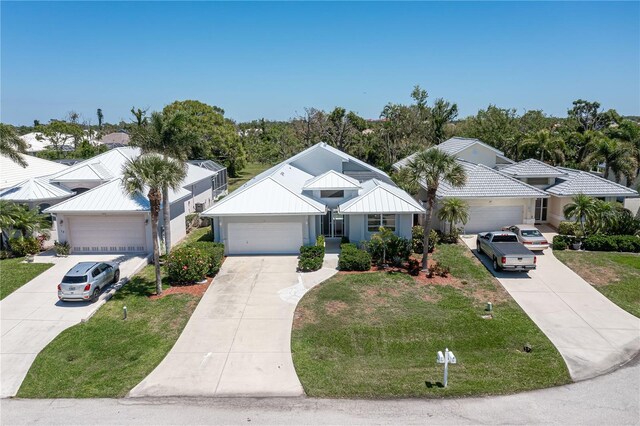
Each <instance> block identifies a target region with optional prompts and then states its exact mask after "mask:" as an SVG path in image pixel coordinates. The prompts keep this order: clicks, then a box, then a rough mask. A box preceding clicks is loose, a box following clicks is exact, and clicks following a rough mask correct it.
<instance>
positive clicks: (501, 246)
mask: <svg viewBox="0 0 640 426" xmlns="http://www.w3.org/2000/svg"><path fill="white" fill-rule="evenodd" d="M491 245H492V246H493V250H494V252H495V253H496V255H498V254H501V255H502V256H518V257H524V256H533V255H534V253H533V252H532V251H531V250H529V249H528V248H526V247H525V246H523V245H522V244H520V243H491Z"/></svg>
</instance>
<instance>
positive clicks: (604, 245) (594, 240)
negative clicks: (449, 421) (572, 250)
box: [584, 235, 618, 251]
mask: <svg viewBox="0 0 640 426" xmlns="http://www.w3.org/2000/svg"><path fill="white" fill-rule="evenodd" d="M584 248H585V250H591V251H617V250H618V243H617V241H616V239H615V238H613V237H609V236H606V235H591V236H589V237H587V238H585V239H584Z"/></svg>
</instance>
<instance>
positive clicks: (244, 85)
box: [0, 1, 640, 124]
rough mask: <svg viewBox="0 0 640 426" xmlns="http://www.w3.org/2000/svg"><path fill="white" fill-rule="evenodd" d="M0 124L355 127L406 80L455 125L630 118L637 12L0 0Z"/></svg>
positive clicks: (397, 98) (639, 55)
mask: <svg viewBox="0 0 640 426" xmlns="http://www.w3.org/2000/svg"><path fill="white" fill-rule="evenodd" d="M1 13H2V18H1V24H2V25H1V34H0V35H1V60H2V63H1V73H2V75H1V77H2V79H1V89H2V92H1V99H0V101H1V102H0V107H1V110H0V114H1V117H0V118H1V120H2V121H3V122H9V123H13V124H31V123H32V122H33V120H34V119H39V120H40V121H41V122H46V121H48V120H49V119H51V118H63V117H65V115H66V113H67V112H68V111H70V110H76V111H78V112H80V113H82V114H83V115H84V116H85V117H88V118H91V119H92V120H93V122H94V123H95V122H96V121H97V119H96V117H95V111H96V109H97V108H102V110H103V111H104V114H105V118H106V120H107V121H109V122H117V121H119V120H120V119H126V120H128V119H130V115H129V109H130V108H131V106H132V105H135V106H136V107H138V106H140V107H150V108H151V110H157V109H161V108H162V107H163V106H164V105H166V104H167V103H170V102H172V101H174V100H176V99H198V100H200V101H203V102H206V103H209V104H213V105H218V106H220V107H222V108H224V109H225V110H226V112H227V114H226V115H227V116H228V117H231V118H233V119H236V120H240V121H244V120H251V119H257V118H261V117H265V118H269V119H288V118H291V117H293V116H295V115H296V114H297V113H301V112H303V110H304V108H305V107H311V106H313V107H316V108H322V109H332V108H333V107H335V106H337V105H339V106H343V107H345V108H347V109H349V110H354V111H356V112H358V113H359V114H360V115H362V116H364V117H367V118H375V117H377V116H378V115H379V113H380V111H381V110H382V108H383V106H384V105H385V104H386V103H388V102H409V100H410V98H409V94H410V92H411V89H412V87H413V86H414V85H415V84H420V85H421V86H422V87H423V88H425V89H427V90H428V92H429V94H430V98H431V101H433V99H435V98H437V97H444V98H446V99H448V100H451V101H454V102H456V103H457V104H458V106H459V109H460V112H461V114H460V115H461V116H467V115H470V114H474V113H475V112H477V110H478V109H479V108H485V107H486V106H487V105H488V104H495V105H498V106H501V107H514V108H517V109H518V110H519V111H524V110H526V109H543V110H544V111H545V112H547V113H550V114H554V115H565V114H566V110H567V108H568V107H569V106H570V105H571V102H572V101H573V100H575V99H578V98H584V99H588V100H598V101H599V102H601V103H602V105H603V107H604V108H607V109H608V108H615V109H617V110H618V111H619V112H620V113H623V114H634V115H640V29H639V25H638V22H640V3H638V2H626V3H610V2H602V3H579V2H570V3H553V2H542V3H484V2H476V3H462V2H460V3H366V2H359V3H152V2H145V3H136V2H121V3H102V2H88V3H76V2H71V3H64V2H50V3H29V2H27V3H17V2H5V1H3V2H2V3H1Z"/></svg>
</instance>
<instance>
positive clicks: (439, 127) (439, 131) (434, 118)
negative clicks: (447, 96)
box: [431, 98, 458, 145]
mask: <svg viewBox="0 0 640 426" xmlns="http://www.w3.org/2000/svg"><path fill="white" fill-rule="evenodd" d="M457 116H458V105H456V104H451V103H449V102H447V101H445V100H444V99H442V98H439V99H436V101H435V103H434V104H433V108H431V122H432V127H433V142H434V143H435V144H436V145H437V144H440V143H442V142H443V141H444V140H445V139H446V135H445V128H446V126H447V124H448V123H450V122H452V121H453V120H455V118H456V117H457Z"/></svg>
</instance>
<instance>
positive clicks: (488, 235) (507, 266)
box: [477, 231, 536, 272]
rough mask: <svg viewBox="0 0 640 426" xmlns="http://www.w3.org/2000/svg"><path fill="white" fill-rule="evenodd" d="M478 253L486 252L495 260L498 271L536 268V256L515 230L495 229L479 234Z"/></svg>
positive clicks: (494, 266) (494, 267)
mask: <svg viewBox="0 0 640 426" xmlns="http://www.w3.org/2000/svg"><path fill="white" fill-rule="evenodd" d="M477 248H478V253H484V254H486V255H487V256H489V258H490V259H491V260H492V261H493V269H494V270H495V271H496V272H498V271H501V270H503V269H504V270H505V271H530V270H532V269H536V256H535V254H533V252H532V251H531V250H529V249H528V248H526V247H525V246H524V245H523V244H522V243H520V242H519V241H518V237H517V235H516V234H514V233H513V232H504V231H495V232H482V233H480V234H478V240H477Z"/></svg>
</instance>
